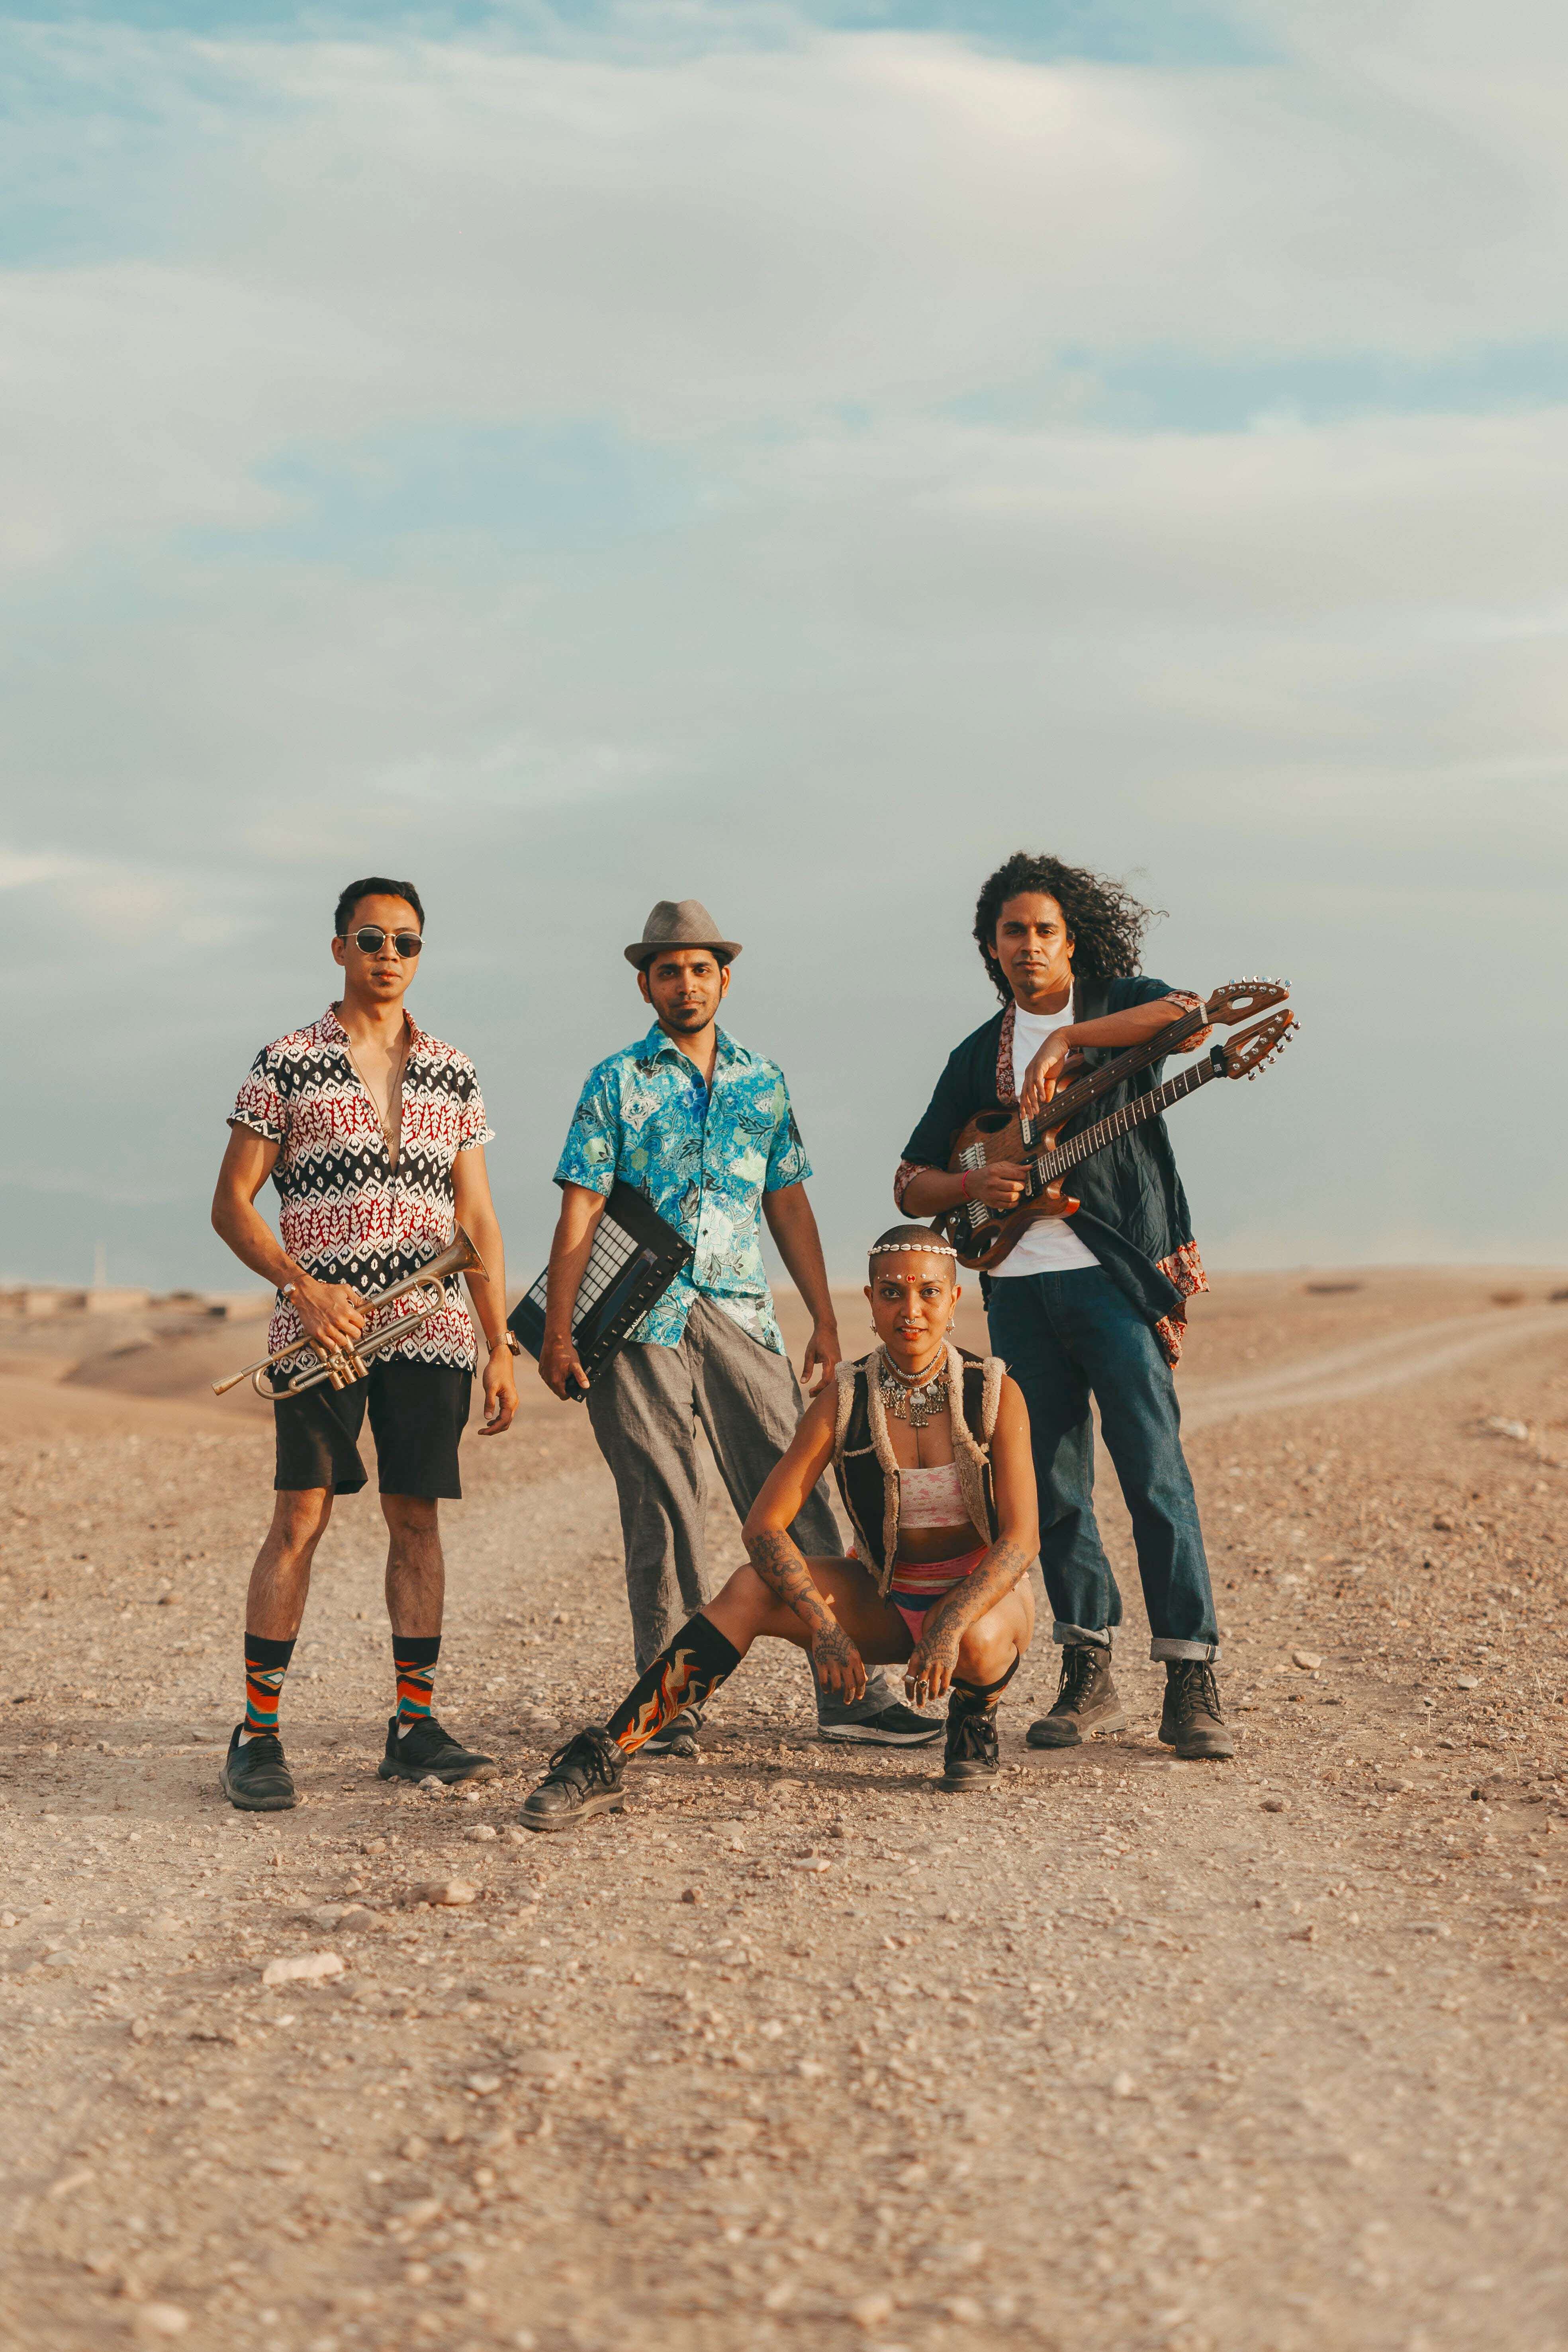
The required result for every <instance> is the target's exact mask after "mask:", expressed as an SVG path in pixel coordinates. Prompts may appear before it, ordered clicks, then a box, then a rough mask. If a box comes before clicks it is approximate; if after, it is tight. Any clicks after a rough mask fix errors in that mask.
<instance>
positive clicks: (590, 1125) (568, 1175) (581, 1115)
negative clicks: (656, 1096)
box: [555, 1070, 621, 1193]
mask: <svg viewBox="0 0 1568 2352" xmlns="http://www.w3.org/2000/svg"><path fill="white" fill-rule="evenodd" d="M620 1148H621V1122H620V1116H619V1113H618V1111H617V1110H616V1106H615V1104H614V1103H613V1102H612V1101H611V1099H610V1089H609V1087H608V1085H607V1083H606V1081H605V1077H604V1076H603V1074H602V1073H601V1072H600V1071H597V1070H594V1071H591V1072H590V1073H589V1076H588V1078H587V1082H586V1084H585V1085H584V1088H583V1091H582V1093H581V1094H580V1095H579V1096H578V1097H577V1108H576V1109H575V1110H574V1112H573V1114H572V1124H571V1126H570V1127H569V1128H568V1129H567V1130H566V1140H565V1142H564V1143H563V1145H562V1147H561V1157H560V1159H559V1160H557V1162H556V1164H555V1181H556V1182H557V1183H558V1184H580V1185H581V1186H582V1187H583V1190H584V1192H605V1193H608V1192H612V1191H613V1190H614V1188H615V1181H616V1160H617V1158H618V1157H619V1154H620Z"/></svg>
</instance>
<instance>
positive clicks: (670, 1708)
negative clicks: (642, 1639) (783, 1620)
mask: <svg viewBox="0 0 1568 2352" xmlns="http://www.w3.org/2000/svg"><path fill="white" fill-rule="evenodd" d="M740 1663H741V1652H740V1651H739V1650H737V1649H736V1647H735V1645H734V1643H732V1642H730V1641H726V1639H725V1637H724V1635H723V1634H722V1633H721V1632H720V1631H719V1628H718V1627H717V1625H715V1624H714V1623H713V1622H711V1620H710V1618H707V1617H704V1616H703V1615H702V1614H701V1613H700V1612H699V1613H698V1615H697V1616H695V1617H689V1618H688V1619H687V1621H686V1622H685V1624H684V1625H683V1626H682V1627H681V1629H680V1631H679V1633H678V1634H677V1635H676V1637H675V1639H674V1641H673V1642H671V1643H670V1644H669V1647H668V1649H666V1650H661V1651H660V1652H659V1654H658V1657H657V1658H655V1660H654V1662H653V1664H651V1665H650V1666H649V1668H648V1669H647V1673H646V1674H645V1675H641V1676H640V1677H639V1678H638V1680H637V1682H636V1683H634V1684H633V1685H632V1687H631V1689H630V1690H629V1691H628V1692H627V1693H626V1697H625V1698H624V1699H623V1700H622V1701H621V1703H620V1705H619V1706H618V1707H616V1711H615V1713H614V1715H612V1716H611V1717H610V1720H609V1722H608V1723H607V1724H606V1726H605V1729H606V1730H607V1731H608V1733H609V1735H610V1738H612V1739H613V1740H614V1741H615V1743H616V1747H617V1748H621V1749H623V1750H624V1751H625V1753H626V1755H628V1756H629V1755H631V1754H632V1753H633V1752H634V1750H636V1749H637V1748H641V1747H642V1746H643V1745H644V1744H645V1743H646V1742H647V1740H650V1739H651V1738H653V1736H654V1733H655V1732H656V1731H662V1730H663V1728H664V1727H665V1725H666V1724H667V1723H669V1722H672V1721H673V1719H674V1718H675V1717H676V1716H678V1715H679V1713H680V1710H681V1708H682V1707H683V1706H701V1705H702V1704H703V1702H704V1700H706V1699H708V1698H710V1696H712V1694H713V1692H714V1691H716V1690H717V1689H718V1687H719V1685H720V1684H721V1682H723V1681H725V1680H726V1679H727V1677H728V1676H729V1675H732V1674H733V1673H734V1671H735V1669H736V1667H737V1666H738V1665H739V1664H740Z"/></svg>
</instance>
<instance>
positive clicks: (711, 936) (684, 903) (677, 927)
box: [625, 898, 741, 971]
mask: <svg viewBox="0 0 1568 2352" xmlns="http://www.w3.org/2000/svg"><path fill="white" fill-rule="evenodd" d="M660 948H711V949H712V950H713V952H714V954H715V955H721V956H725V957H727V958H728V959H729V961H731V963H732V962H733V961H734V960H735V958H736V957H737V956H738V955H739V954H740V952H741V942H740V940H721V938H720V937H719V926H718V924H717V923H716V922H715V921H714V920H713V918H712V916H711V915H710V913H709V912H708V909H707V908H706V907H705V906H704V905H703V903H702V901H701V899H700V898H661V899H660V900H659V902H658V906H657V907H655V908H654V909H653V912H652V913H651V914H650V915H649V917H648V919H647V922H646V923H645V924H644V925H643V927H642V937H641V939H640V940H633V941H632V943H631V945H630V947H629V948H627V949H626V950H625V953H626V961H627V962H628V963H635V964H636V965H637V969H638V971H641V970H642V967H643V966H644V964H647V963H651V962H652V961H653V959H654V957H655V956H656V955H657V954H658V951H659V950H660Z"/></svg>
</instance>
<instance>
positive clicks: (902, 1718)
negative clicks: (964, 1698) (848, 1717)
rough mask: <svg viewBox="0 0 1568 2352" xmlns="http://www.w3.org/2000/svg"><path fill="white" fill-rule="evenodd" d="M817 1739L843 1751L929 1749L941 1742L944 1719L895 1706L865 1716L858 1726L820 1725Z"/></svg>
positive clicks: (855, 1724) (882, 1708)
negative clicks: (937, 1740)
mask: <svg viewBox="0 0 1568 2352" xmlns="http://www.w3.org/2000/svg"><path fill="white" fill-rule="evenodd" d="M816 1736H817V1738H818V1739H827V1740H831V1741H832V1742H833V1743H834V1744H835V1745H836V1746H838V1747H844V1748H929V1747H930V1745H931V1741H932V1740H933V1739H940V1738H942V1717H941V1716H940V1715H917V1714H916V1713H915V1711H914V1708H913V1707H912V1706H897V1705H895V1706H884V1707H881V1708H879V1711H878V1712H877V1714H875V1715H863V1716H862V1717H861V1718H860V1720H859V1722H858V1723H819V1724H818V1725H817V1727H816Z"/></svg>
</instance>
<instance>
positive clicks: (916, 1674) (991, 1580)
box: [904, 1380, 1040, 1700]
mask: <svg viewBox="0 0 1568 2352" xmlns="http://www.w3.org/2000/svg"><path fill="white" fill-rule="evenodd" d="M991 1475H992V1478H993V1481H994V1486H995V1489H996V1517H997V1522H998V1526H997V1536H996V1540H995V1542H994V1544H993V1545H992V1547H991V1549H990V1550H989V1551H988V1552H987V1553H986V1555H985V1557H984V1559H983V1560H981V1562H980V1563H979V1565H978V1567H976V1568H973V1569H972V1570H970V1573H969V1574H968V1575H967V1576H966V1577H965V1578H964V1579H963V1582H962V1583H961V1584H955V1585H954V1586H953V1587H952V1591H950V1592H946V1593H944V1594H943V1595H942V1599H941V1600H940V1601H938V1603H937V1605H936V1607H935V1608H934V1609H933V1610H932V1611H931V1614H930V1616H929V1617H928V1618H927V1619H926V1621H925V1630H924V1632H923V1633H921V1638H920V1640H919V1641H918V1642H917V1643H916V1644H915V1646H914V1649H913V1651H912V1653H911V1654H910V1662H909V1664H908V1665H907V1666H906V1667H905V1668H904V1680H905V1682H906V1683H907V1684H908V1685H909V1687H910V1692H911V1693H912V1695H913V1696H914V1697H915V1698H916V1699H917V1700H928V1699H934V1698H941V1697H942V1695H943V1693H944V1692H945V1691H946V1690H948V1689H949V1687H950V1686H951V1685H952V1675H953V1669H954V1667H955V1666H956V1665H957V1663H958V1651H959V1644H960V1643H962V1641H963V1636H964V1635H965V1633H967V1632H968V1631H969V1628H970V1627H971V1626H972V1625H974V1624H977V1623H978V1622H979V1621H980V1619H981V1618H982V1617H984V1615H985V1612H986V1611H987V1610H989V1609H994V1607H995V1606H996V1603H997V1602H998V1601H1005V1599H1006V1597H1007V1595H1008V1593H1009V1592H1011V1591H1012V1590H1013V1588H1014V1586H1015V1585H1016V1584H1018V1583H1021V1582H1022V1580H1023V1579H1024V1578H1025V1577H1026V1575H1027V1574H1028V1572H1029V1569H1030V1567H1031V1565H1032V1564H1033V1561H1034V1559H1035V1555H1036V1553H1037V1551H1038V1549H1039V1547H1040V1536H1039V1519H1038V1510H1037V1504H1036V1501H1035V1465H1034V1460H1033V1457H1032V1455H1031V1454H1030V1451H1029V1416H1028V1412H1027V1409H1026V1406H1025V1403H1024V1399H1023V1394H1022V1392H1021V1391H1020V1390H1019V1389H1018V1388H1017V1386H1016V1383H1015V1382H1014V1381H1009V1380H1005V1381H1003V1383H1002V1397H1001V1402H1000V1403H999V1405H998V1407H997V1412H996V1427H995V1430H994V1433H993V1435H992V1440H991Z"/></svg>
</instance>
